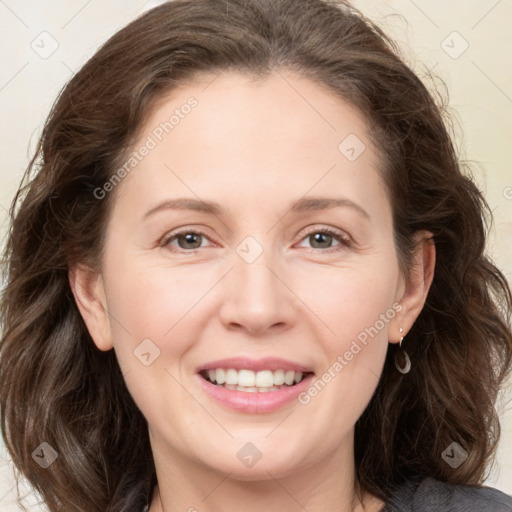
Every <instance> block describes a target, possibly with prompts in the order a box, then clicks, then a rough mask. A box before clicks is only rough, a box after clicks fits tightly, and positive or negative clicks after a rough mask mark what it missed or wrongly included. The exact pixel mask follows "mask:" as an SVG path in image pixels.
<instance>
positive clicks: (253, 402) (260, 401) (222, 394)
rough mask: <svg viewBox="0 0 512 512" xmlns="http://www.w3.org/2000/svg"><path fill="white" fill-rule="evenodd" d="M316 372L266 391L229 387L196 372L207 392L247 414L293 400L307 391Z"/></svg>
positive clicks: (274, 409) (272, 408)
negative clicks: (292, 384)
mask: <svg viewBox="0 0 512 512" xmlns="http://www.w3.org/2000/svg"><path fill="white" fill-rule="evenodd" d="M313 377H314V374H313V373H310V374H309V375H308V376H306V377H305V378H304V379H302V380H301V381H300V382H299V383H298V384H295V386H289V387H286V388H283V389H279V390H277V391H266V392H264V393H260V392H256V393H250V392H248V391H237V390H233V389H227V388H225V387H223V386H217V385H215V384H212V383H211V382H210V381H207V380H206V379H204V378H203V377H201V375H199V374H196V378H198V379H199V382H200V384H201V386H202V387H203V389H204V390H205V391H206V393H207V394H208V395H209V396H210V397H211V398H212V399H213V400H215V401H216V402H218V403H219V404H221V405H224V406H226V407H228V408H229V409H232V410H234V411H237V412H244V413H247V414H263V413H269V412H274V411H277V410H278V409H280V408H281V407H284V406H285V405H287V404H289V403H290V402H293V401H294V400H295V399H296V398H297V397H298V395H300V393H302V392H303V391H305V390H306V389H307V388H308V387H309V385H310V383H311V381H312V380H313Z"/></svg>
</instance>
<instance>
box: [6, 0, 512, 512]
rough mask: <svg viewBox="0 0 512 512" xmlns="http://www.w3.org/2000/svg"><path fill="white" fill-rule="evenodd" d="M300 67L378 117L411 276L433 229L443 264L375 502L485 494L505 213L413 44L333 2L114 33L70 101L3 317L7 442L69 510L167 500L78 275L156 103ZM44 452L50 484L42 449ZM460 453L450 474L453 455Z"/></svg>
mask: <svg viewBox="0 0 512 512" xmlns="http://www.w3.org/2000/svg"><path fill="white" fill-rule="evenodd" d="M282 70H287V71H290V72H294V73H296V74H297V75H299V76H301V77H304V78H308V79H310V80H313V81H314V82H315V83H317V84H320V85H322V86H325V87H327V88H328V90H329V91H331V92H332V93H333V94H335V95H337V96H338V97H339V98H340V99H342V100H344V101H347V102H348V103H349V104H350V105H352V106H354V107H356V108H357V109H358V110H359V112H361V114H362V115H363V116H364V118H365V120H366V121H367V126H368V129H369V133H370V137H371V141H372V143H373V145H374V146H375V148H376V151H377V152H378V156H379V161H380V169H379V171H380V173H381V175H382V178H383V181H384V184H385V187H386V193H387V194H388V197H389V201H390V204H391V206H392V214H393V233H394V241H395V247H396V250H397V257H398V261H399V263H400V269H401V271H402V272H403V273H404V274H407V273H408V272H409V271H410V270H411V262H412V254H413V251H414V249H415V245H414V234H415V232H416V231H418V230H422V229H426V230H429V231H430V232H432V234H433V240H434V243H435V247H436V268H435V274H434V278H433V282H432V285H431V287H430V290H429V293H428V296H427V299H426V303H425V306H424V308H423V310H422V311H421V313H420V315H419V316H418V318H417V320H416V322H415V323H414V325H413V326H412V328H411V330H410V332H409V334H408V336H407V339H406V348H407V352H408V353H409V355H410V358H411V360H412V361H413V371H411V372H410V373H409V374H407V375H402V374H400V373H398V372H397V371H396V369H395V367H394V363H393V356H394V354H395V350H396V348H393V347H391V346H390V349H389V350H388V353H387V356H386V361H385V364H384V369H383V373H382V376H381V378H380V381H379V383H378V386H377V389H376V391H375V393H374V395H373V397H372V399H371V401H370V403H369V405H368V407H367V408H366V410H365V411H364V413H363V414H362V416H361V417H360V418H359V420H358V421H357V423H356V428H355V464H356V472H357V478H358V481H359V483H360V485H361V487H362V488H363V489H365V490H367V491H369V492H371V493H373V494H374V495H376V496H378V497H379V498H381V499H382V500H387V499H388V498H389V497H390V496H391V495H392V493H393V492H394V490H395V489H396V488H397V486H398V485H400V484H401V483H403V482H405V481H408V480H409V481H410V480H413V479H420V478H424V477H427V476H431V477H434V478H437V479H440V480H443V481H445V482H448V483H454V484H474V485H480V484H482V482H483V480H484V478H485V476H486V469H487V467H488V466H489V464H490V462H492V459H493V457H494V454H495V451H496V444H497V442H498V439H499V434H500V429H499V417H498V414H497V411H496V408H495V405H496V402H497V397H498V394H499V391H500V388H501V386H502V385H503V384H504V382H505V379H506V378H507V376H508V372H509V368H510V363H511V358H512V333H511V328H510V318H511V310H512V295H511V291H510V287H509V285H508V283H507V281H506V279H505V277H504V275H503V274H502V273H501V271H500V270H499V269H498V268H497V267H496V266H495V265H494V264H493V263H492V261H491V260H490V258H489V257H488V256H486V255H485V254H484V249H485V241H486V236H487V232H488V230H489V227H490V223H491V222H492V212H491V210H490V208H489V206H488V204H487V203H486V200H485V198H484V197H483V194H482V193H481V192H480V190H479V189H478V187H477V186H476V185H475V183H474V182H473V180H472V178H471V176H470V175H469V173H468V172H463V171H467V170H469V166H468V164H467V163H463V162H460V161H459V160H458V157H457V154H456V151H455V149H454V145H453V142H452V138H451V135H450V130H449V128H448V123H447V121H448V120H449V118H448V114H447V108H446V105H445V104H443V100H442V99H441V98H440V97H436V95H435V94H433V93H430V92H429V91H428V89H427V88H426V86H425V85H424V84H423V82H422V81H421V80H420V78H419V77H418V76H417V75H416V74H415V73H414V72H413V71H412V70H411V68H410V67H409V66H408V65H407V64H406V63H405V59H404V58H403V57H402V56H401V54H400V50H399V49H398V47H397V46H396V44H395V43H394V42H393V41H392V40H391V39H390V38H389V37H388V36H386V35H385V34H384V33H383V31H382V30H381V29H380V28H379V27H378V26H376V25H375V24H374V23H373V22H371V21H370V20H369V19H367V18H366V17H365V16H364V15H363V14H361V13H360V12H359V11H358V10H357V9H355V8H354V7H352V6H350V5H349V4H348V3H345V2H343V1H334V0H174V1H170V2H167V3H165V4H163V5H161V6H159V7H157V8H154V9H152V10H150V11H148V12H146V13H144V14H143V15H141V16H140V17H138V18H137V19H136V20H134V21H133V22H131V23H130V24H129V25H127V26H126V27H125V28H123V29H122V30H120V31H119V32H117V33H116V34H114V35H113V36H112V37H111V38H110V39H109V40H108V41H107V42H106V43H105V44H104V45H103V46H102V47H101V48H100V49H99V50H98V51H97V52H96V53H95V55H94V56H93V57H92V58H91V59H90V60H88V62H86V63H85V65H84V66H83V67H82V68H81V70H80V71H79V72H78V73H76V74H75V75H74V77H73V78H72V79H71V80H70V81H69V82H68V83H67V84H66V85H65V87H64V88H63V90H62V91H61V93H60V94H59V97H58V99H57V100H56V102H55V104H54V105H53V107H52V109H51V112H50V114H49V116H48V119H47V121H46V123H45V126H44V129H43V132H42V135H41V138H40V140H39V142H38V145H37V148H36V150H35V154H34V156H33V158H32V160H31V161H30V163H29V165H28V167H27V169H26V171H25V174H24V176H23V180H22V182H21V184H20V187H19V189H18V191H17V193H16V195H15V197H14V200H13V202H12V205H11V209H10V216H11V223H10V227H9V232H8V235H7V243H6V246H5V252H4V255H3V257H4V276H5V288H4V290H3V295H2V298H1V309H0V315H1V316H0V321H1V325H2V337H1V341H0V361H1V373H0V407H1V410H2V419H1V425H2V434H3V437H4V440H5V443H6V446H7V448H8V451H9V454H10V456H11V457H12V460H13V462H14V464H15V466H16V468H17V469H18V470H19V471H20V472H21V473H22V474H23V476H24V477H26V478H27V479H28V481H29V482H30V484H31V485H32V486H33V487H34V489H35V490H36V491H38V492H39V493H40V494H41V496H42V497H43V499H44V502H45V503H46V505H47V507H48V508H49V510H50V511H52V512H57V511H59V512H62V511H66V512H105V511H109V512H113V511H115V512H128V511H130V512H131V511H133V510H137V509H141V508H142V507H143V506H144V505H145V504H146V502H148V500H149V498H150V496H151V492H152V490H153V488H154V486H155V484H156V472H155V464H154V460H153V456H152V452H151V446H150V443H149V436H148V426H147V421H146V419H145V418H144V416H143V415H142V413H141V412H140V410H139V409H138V407H137V406H136V404H135V403H134V401H133V398H132V397H131V395H130V393H129V391H128V390H127V387H126V385H125V382H124V379H123V376H122V373H121V370H120V368H119V365H118V362H117V360H116V357H115V353H114V351H113V350H110V351H107V352H102V351H100V350H99V349H97V348H96V347H95V345H94V343H93V341H92V339H91V336H90V334H89V332H88V330H87V328H86V326H85V323H84V321H83V319H82V317H81V315H80V313H79V310H78V308H77V305H76V303H75V300H74V297H73V294H72V291H71V288H70V284H69V279H68V271H69V269H70V268H71V266H72V265H76V264H80V263H82V264H87V265H90V266H91V267H92V268H95V269H98V270H101V258H102V248H103V246H104V241H105V240H104V237H105V231H106V229H105V228H106V223H107V222H108V220H109V213H110V211H111V208H112V203H113V198H114V194H107V195H106V197H105V198H104V199H103V200H98V199H97V198H96V196H95V194H94V191H95V190H97V189H98V187H102V186H103V185H104V184H105V182H107V181H108V180H109V179H110V178H111V176H112V175H113V173H114V171H115V169H117V168H118V166H119V165H120V163H121V162H122V161H123V160H124V158H125V157H126V155H127V153H128V151H129V150H130V145H131V144H133V142H134V140H135V137H136V135H137V133H138V130H140V128H141V126H142V125H143V122H144V120H145V119H147V116H148V115H149V113H150V112H151V110H152V108H153V107H154V105H155V104H156V102H157V101H158V100H159V99H160V98H163V97H164V95H165V94H167V93H169V92H171V91H172V90H173V89H175V88H176V87H178V86H180V85H183V84H184V83H185V82H187V81H189V80H193V79H194V77H196V76H197V75H198V74H200V73H208V72H214V73H217V72H223V71H238V72H243V73H246V74H247V75H248V76H252V77H255V78H261V79H264V78H265V77H267V76H269V75H270V74H271V73H272V72H274V71H282ZM42 442H47V443H48V444H49V445H51V446H52V447H53V448H54V449H55V450H56V452H57V453H58V459H57V461H56V462H55V463H53V464H51V466H50V467H48V468H47V469H43V468H42V467H40V466H39V464H37V463H36V462H35V460H34V458H33V457H32V453H33V452H34V451H35V450H36V448H37V447H38V446H39V445H40V444H41V443H42ZM452 442H457V443H459V444H460V445H461V446H462V447H463V448H464V449H465V450H466V451H467V453H468V458H467V460H466V461H465V462H464V463H463V464H461V465H460V466H459V467H457V468H455V469H453V468H451V467H450V466H448V464H446V462H445V461H444V460H443V459H442V457H441V454H442V452H443V451H444V450H445V449H446V448H447V447H448V446H449V445H450V444H451V443H452Z"/></svg>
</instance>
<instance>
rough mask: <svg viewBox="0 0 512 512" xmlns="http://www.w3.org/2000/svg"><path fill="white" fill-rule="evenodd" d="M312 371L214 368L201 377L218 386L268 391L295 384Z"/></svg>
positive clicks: (203, 372) (250, 390)
mask: <svg viewBox="0 0 512 512" xmlns="http://www.w3.org/2000/svg"><path fill="white" fill-rule="evenodd" d="M310 373H311V372H306V373H303V372H300V371H295V370H284V369H279V370H273V371H272V370H262V371H258V372H255V371H253V370H247V369H241V370H237V369H234V368H228V369H225V368H214V369H210V370H203V371H201V372H200V375H201V377H203V378H204V379H206V380H207V381H209V382H211V383H212V384H215V385H216V386H220V387H223V388H225V389H231V390H236V391H245V392H247V393H266V392H271V391H279V390H280V389H283V388H287V387H291V386H295V385H296V384H298V383H299V382H301V381H302V380H303V379H304V378H306V377H307V375H309V374H310Z"/></svg>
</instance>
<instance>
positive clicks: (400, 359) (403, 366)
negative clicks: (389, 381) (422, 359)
mask: <svg viewBox="0 0 512 512" xmlns="http://www.w3.org/2000/svg"><path fill="white" fill-rule="evenodd" d="M403 332H404V330H403V329H402V327H400V334H401V333H403ZM403 340H404V337H403V336H402V337H401V338H400V342H399V345H398V348H397V350H396V352H395V366H396V369H397V370H398V371H399V372H400V373H401V374H403V375H405V374H406V373H409V372H410V371H411V359H410V358H409V354H407V352H406V351H405V350H404V349H403V348H402V341H403Z"/></svg>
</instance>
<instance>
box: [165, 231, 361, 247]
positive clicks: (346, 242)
mask: <svg viewBox="0 0 512 512" xmlns="http://www.w3.org/2000/svg"><path fill="white" fill-rule="evenodd" d="M315 233H322V234H324V235H325V234H328V235H332V236H333V238H335V239H336V240H337V241H338V242H339V245H335V246H334V247H329V248H327V249H319V248H316V247H310V248H309V249H310V252H317V251H320V252H323V253H332V252H337V251H340V250H343V249H346V248H347V247H351V245H352V242H351V240H350V239H349V238H348V237H347V236H346V235H344V234H343V233H342V232H339V231H337V230H335V229H332V228H322V229H318V228H316V229H312V230H310V231H308V232H307V233H305V234H304V236H303V237H302V238H301V241H302V240H305V239H306V238H308V237H309V236H311V235H313V234H315ZM189 234H193V235H200V236H203V237H205V238H207V239H208V240H210V237H209V236H208V235H207V234H206V233H204V232H203V231H201V230H193V229H187V230H182V231H178V232H176V233H172V234H171V235H169V236H167V237H164V239H163V240H162V242H161V243H160V244H159V245H160V247H164V248H165V247H170V243H171V242H172V241H174V240H176V239H178V238H179V237H180V236H183V235H189ZM199 249H201V247H198V248H196V249H191V250H187V249H181V248H177V249H172V250H173V251H176V252H184V253H195V252H196V251H198V250H199Z"/></svg>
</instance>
